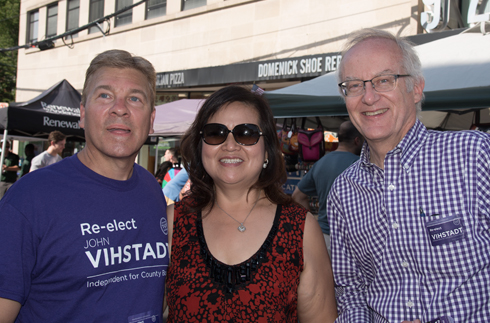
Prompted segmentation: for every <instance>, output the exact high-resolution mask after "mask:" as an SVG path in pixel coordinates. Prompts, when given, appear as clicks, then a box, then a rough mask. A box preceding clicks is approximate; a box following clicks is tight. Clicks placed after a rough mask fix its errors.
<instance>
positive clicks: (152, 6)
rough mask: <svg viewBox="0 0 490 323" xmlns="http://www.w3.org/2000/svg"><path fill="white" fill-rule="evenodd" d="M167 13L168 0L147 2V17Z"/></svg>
mask: <svg viewBox="0 0 490 323" xmlns="http://www.w3.org/2000/svg"><path fill="white" fill-rule="evenodd" d="M166 13H167V0H149V1H148V2H147V3H146V19H151V18H155V17H160V16H165V14H166Z"/></svg>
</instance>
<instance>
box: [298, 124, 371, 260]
mask: <svg viewBox="0 0 490 323" xmlns="http://www.w3.org/2000/svg"><path fill="white" fill-rule="evenodd" d="M338 139H339V146H338V148H337V149H336V150H335V151H332V152H331V153H328V154H326V155H325V156H323V157H322V158H321V159H320V160H319V161H317V162H316V163H315V164H314V165H313V167H312V168H311V169H310V170H309V171H308V173H306V175H305V176H304V177H303V178H302V179H301V181H300V182H299V183H298V186H297V187H296V188H295V190H294V192H293V194H292V197H293V199H294V200H295V201H296V202H297V203H299V204H301V205H302V206H303V207H305V208H306V209H307V210H308V209H310V203H309V198H308V196H317V197H318V202H319V207H318V223H319V224H320V228H321V229H322V232H323V237H324V238H325V244H326V245H327V249H328V252H329V253H330V227H329V225H328V219H327V207H326V205H327V196H328V192H329V191H330V187H331V186H332V184H333V182H334V180H335V179H336V178H337V176H339V175H340V174H341V173H342V172H343V171H344V170H345V169H346V168H347V167H349V166H350V165H351V164H353V163H354V162H356V161H357V160H358V159H359V154H360V153H361V148H362V144H363V143H364V138H363V137H362V135H361V134H360V133H359V131H358V130H357V129H356V127H354V125H353V124H352V122H350V121H345V122H343V123H342V124H341V125H340V128H339V133H338Z"/></svg>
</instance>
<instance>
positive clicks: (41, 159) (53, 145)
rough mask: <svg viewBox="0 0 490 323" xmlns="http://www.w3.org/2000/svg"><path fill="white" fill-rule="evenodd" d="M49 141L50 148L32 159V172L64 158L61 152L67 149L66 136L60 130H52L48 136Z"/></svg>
mask: <svg viewBox="0 0 490 323" xmlns="http://www.w3.org/2000/svg"><path fill="white" fill-rule="evenodd" d="M48 141H49V147H48V149H47V150H46V151H43V152H42V153H40V154H39V155H37V156H36V157H34V158H33V159H32V161H31V169H30V171H31V172H32V171H34V170H36V169H40V168H43V167H46V166H49V165H51V164H54V163H57V162H59V161H60V160H62V158H61V156H60V154H61V153H62V152H63V149H65V144H66V136H65V135H64V134H62V133H61V132H60V131H58V130H55V131H51V132H50V133H49V136H48Z"/></svg>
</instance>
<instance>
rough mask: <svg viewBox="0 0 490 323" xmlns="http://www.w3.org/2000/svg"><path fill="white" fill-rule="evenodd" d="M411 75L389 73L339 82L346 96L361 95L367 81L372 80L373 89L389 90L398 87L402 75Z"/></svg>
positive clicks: (379, 90)
mask: <svg viewBox="0 0 490 323" xmlns="http://www.w3.org/2000/svg"><path fill="white" fill-rule="evenodd" d="M407 76H411V75H400V74H387V75H380V76H376V77H374V78H372V79H370V80H365V81H361V80H352V81H345V82H342V83H339V87H340V89H341V90H342V93H343V94H344V96H351V97H352V96H359V95H362V94H364V92H365V91H366V82H371V84H372V85H373V89H374V90H375V91H376V92H389V91H393V90H394V89H395V88H396V84H397V82H396V81H397V80H398V78H400V77H407Z"/></svg>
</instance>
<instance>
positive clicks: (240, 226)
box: [238, 223, 247, 232]
mask: <svg viewBox="0 0 490 323" xmlns="http://www.w3.org/2000/svg"><path fill="white" fill-rule="evenodd" d="M245 230H247V228H245V226H244V225H243V223H240V225H239V226H238V231H240V232H245Z"/></svg>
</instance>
